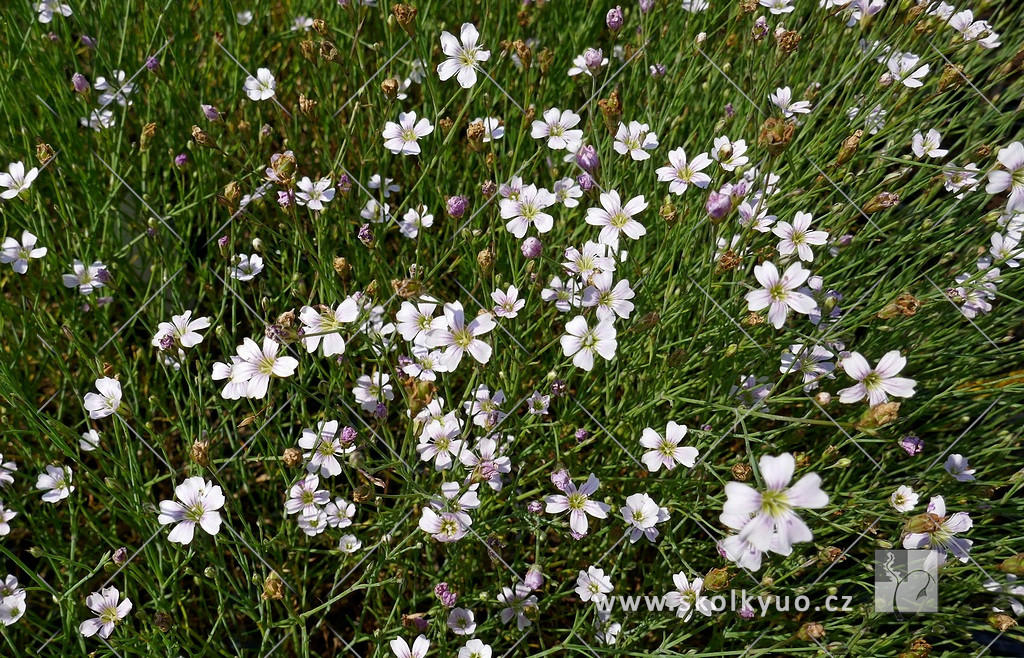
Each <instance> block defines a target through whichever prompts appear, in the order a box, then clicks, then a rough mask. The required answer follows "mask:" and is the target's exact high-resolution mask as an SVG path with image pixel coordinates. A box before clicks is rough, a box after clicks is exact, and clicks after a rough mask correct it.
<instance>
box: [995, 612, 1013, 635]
mask: <svg viewBox="0 0 1024 658" xmlns="http://www.w3.org/2000/svg"><path fill="white" fill-rule="evenodd" d="M988 625H989V626H991V627H992V628H994V629H996V630H997V631H999V632H1000V633H1005V632H1006V631H1008V630H1010V629H1011V628H1013V627H1014V626H1016V625H1017V622H1016V620H1014V618H1013V617H1011V616H1010V615H1008V614H1006V613H1005V612H993V613H991V614H990V615H989V616H988Z"/></svg>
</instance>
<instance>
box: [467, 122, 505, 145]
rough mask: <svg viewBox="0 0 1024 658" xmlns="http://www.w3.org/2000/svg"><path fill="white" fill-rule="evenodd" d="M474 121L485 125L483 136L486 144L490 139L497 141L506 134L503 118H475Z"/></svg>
mask: <svg viewBox="0 0 1024 658" xmlns="http://www.w3.org/2000/svg"><path fill="white" fill-rule="evenodd" d="M473 123H481V124H483V126H484V136H483V137H482V138H481V141H483V143H484V144H487V143H488V142H490V141H492V140H493V141H497V140H499V139H501V138H502V137H504V136H505V126H503V125H502V123H501V119H498V118H495V117H487V118H480V117H477V118H475V119H473Z"/></svg>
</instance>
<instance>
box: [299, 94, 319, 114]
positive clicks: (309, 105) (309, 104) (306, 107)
mask: <svg viewBox="0 0 1024 658" xmlns="http://www.w3.org/2000/svg"><path fill="white" fill-rule="evenodd" d="M317 104H318V103H317V102H316V101H315V100H313V99H311V98H307V97H306V95H305V94H299V111H301V112H302V113H303V114H305V115H306V116H309V115H310V114H312V112H313V110H314V109H316V106H317Z"/></svg>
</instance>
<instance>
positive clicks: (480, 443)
mask: <svg viewBox="0 0 1024 658" xmlns="http://www.w3.org/2000/svg"><path fill="white" fill-rule="evenodd" d="M463 445H465V444H463ZM459 460H460V461H461V462H462V465H463V466H465V467H466V468H468V469H471V472H470V474H469V476H468V478H467V481H473V482H478V481H481V480H483V481H486V482H487V486H489V487H490V488H491V489H493V490H494V491H501V487H502V481H501V476H502V474H504V473H511V472H512V462H511V460H510V459H509V458H508V457H506V456H504V455H501V454H500V452H499V450H498V442H497V441H495V440H494V439H490V438H483V439H478V440H477V442H476V450H467V449H465V448H464V449H463V450H462V452H460V453H459Z"/></svg>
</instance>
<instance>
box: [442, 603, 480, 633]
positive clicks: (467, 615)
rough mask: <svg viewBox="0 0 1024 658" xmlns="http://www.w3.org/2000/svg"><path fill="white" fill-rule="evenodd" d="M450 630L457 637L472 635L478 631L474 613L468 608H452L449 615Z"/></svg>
mask: <svg viewBox="0 0 1024 658" xmlns="http://www.w3.org/2000/svg"><path fill="white" fill-rule="evenodd" d="M448 628H450V629H451V631H452V633H455V634H456V635H472V634H473V631H475V630H476V622H475V621H474V620H473V611H472V610H467V609H466V608H452V611H451V612H450V613H448Z"/></svg>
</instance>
